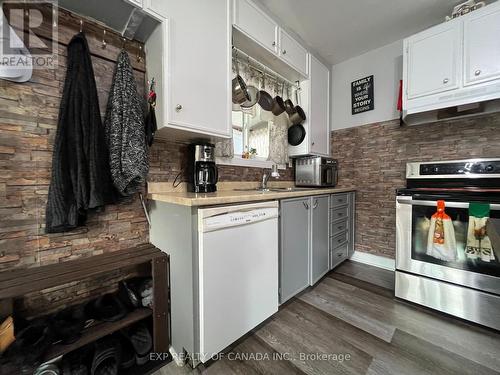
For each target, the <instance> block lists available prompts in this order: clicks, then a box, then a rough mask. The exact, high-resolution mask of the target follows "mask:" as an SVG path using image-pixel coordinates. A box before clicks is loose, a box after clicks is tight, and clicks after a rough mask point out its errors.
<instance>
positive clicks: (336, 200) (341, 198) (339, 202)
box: [330, 193, 349, 208]
mask: <svg viewBox="0 0 500 375" xmlns="http://www.w3.org/2000/svg"><path fill="white" fill-rule="evenodd" d="M347 203H349V193H342V194H332V195H331V198H330V207H332V208H336V207H340V206H345V205H346V204H347Z"/></svg>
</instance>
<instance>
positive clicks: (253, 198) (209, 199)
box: [148, 187, 356, 206]
mask: <svg viewBox="0 0 500 375" xmlns="http://www.w3.org/2000/svg"><path fill="white" fill-rule="evenodd" d="M351 191H356V189H355V188H352V187H351V188H321V189H319V188H318V189H314V188H311V189H307V190H306V189H304V190H296V191H286V192H282V191H280V192H275V191H265V192H259V191H255V192H252V191H236V190H222V191H218V192H215V193H205V194H201V193H190V192H172V193H153V194H148V198H149V199H151V200H154V201H159V202H165V203H172V204H178V205H181V206H214V205H221V204H230V203H245V202H259V201H268V200H280V199H288V198H300V197H309V196H313V195H324V194H335V193H346V192H351Z"/></svg>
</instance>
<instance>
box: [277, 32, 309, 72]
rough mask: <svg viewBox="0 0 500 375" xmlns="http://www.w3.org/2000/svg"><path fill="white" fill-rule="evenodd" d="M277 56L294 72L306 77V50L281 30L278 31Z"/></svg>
mask: <svg viewBox="0 0 500 375" xmlns="http://www.w3.org/2000/svg"><path fill="white" fill-rule="evenodd" d="M279 55H280V56H281V58H282V59H283V60H284V61H285V62H287V63H288V64H289V65H291V66H292V67H293V68H295V70H297V71H298V72H299V73H302V74H303V75H304V76H307V73H308V71H307V68H308V67H307V60H308V59H307V56H308V53H307V50H306V49H305V48H304V47H302V46H301V45H300V44H299V43H298V42H297V41H296V40H295V39H293V38H292V37H291V36H290V35H288V34H287V33H286V32H285V31H284V30H283V29H280V30H279Z"/></svg>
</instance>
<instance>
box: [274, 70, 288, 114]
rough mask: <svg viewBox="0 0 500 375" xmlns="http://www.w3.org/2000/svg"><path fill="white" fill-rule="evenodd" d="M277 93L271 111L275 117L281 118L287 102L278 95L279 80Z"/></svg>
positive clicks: (276, 87) (276, 88)
mask: <svg viewBox="0 0 500 375" xmlns="http://www.w3.org/2000/svg"><path fill="white" fill-rule="evenodd" d="M275 92H276V96H275V97H274V101H273V108H272V109H271V111H272V112H273V115H275V116H279V115H281V114H282V113H283V112H285V102H284V101H283V98H282V97H281V96H279V95H278V80H277V79H276V86H275Z"/></svg>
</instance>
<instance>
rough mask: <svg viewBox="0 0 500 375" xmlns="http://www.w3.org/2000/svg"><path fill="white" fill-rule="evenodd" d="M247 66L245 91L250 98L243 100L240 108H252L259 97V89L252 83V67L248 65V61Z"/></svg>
mask: <svg viewBox="0 0 500 375" xmlns="http://www.w3.org/2000/svg"><path fill="white" fill-rule="evenodd" d="M247 68H248V71H249V75H250V77H249V80H248V82H249V84H248V85H247V92H248V96H250V100H246V101H245V102H243V103H241V107H242V108H252V107H253V106H254V105H255V104H257V102H258V101H259V99H260V91H259V89H258V88H257V87H255V86H253V85H252V81H253V78H254V74H253V70H252V68H251V67H250V63H248V65H247Z"/></svg>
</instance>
